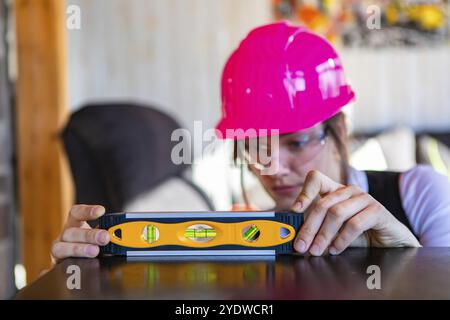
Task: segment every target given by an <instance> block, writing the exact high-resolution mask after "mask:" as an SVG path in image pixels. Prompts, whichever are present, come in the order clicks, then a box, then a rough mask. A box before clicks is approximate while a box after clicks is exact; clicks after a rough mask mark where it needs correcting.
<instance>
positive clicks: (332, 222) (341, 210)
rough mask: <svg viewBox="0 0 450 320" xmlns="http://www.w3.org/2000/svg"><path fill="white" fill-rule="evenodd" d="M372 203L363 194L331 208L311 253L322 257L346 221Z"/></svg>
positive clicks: (315, 239)
mask: <svg viewBox="0 0 450 320" xmlns="http://www.w3.org/2000/svg"><path fill="white" fill-rule="evenodd" d="M370 202H371V199H370V198H369V197H367V196H366V195H365V194H363V193H362V194H360V195H356V196H353V197H351V198H349V199H347V200H344V201H342V202H339V203H337V204H334V205H333V206H331V207H330V208H329V209H328V211H327V214H326V216H325V220H324V221H323V223H322V226H321V227H320V230H319V232H318V233H317V235H316V237H315V238H314V241H313V243H312V245H311V248H310V253H311V254H312V255H315V256H319V255H322V254H323V253H324V252H325V250H326V249H327V248H328V247H329V245H330V244H331V242H332V241H333V239H334V238H336V235H337V234H338V232H339V230H340V229H341V227H342V225H344V223H345V221H347V220H349V219H350V218H352V217H353V216H355V215H356V214H358V212H360V211H361V210H363V209H364V208H366V207H367V206H368V205H369V204H370Z"/></svg>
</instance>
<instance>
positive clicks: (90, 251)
mask: <svg viewBox="0 0 450 320" xmlns="http://www.w3.org/2000/svg"><path fill="white" fill-rule="evenodd" d="M98 252H99V248H98V247H97V246H87V247H86V255H87V256H89V257H96V256H97V255H98Z"/></svg>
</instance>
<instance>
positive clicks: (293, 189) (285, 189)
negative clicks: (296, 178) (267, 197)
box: [272, 185, 301, 195]
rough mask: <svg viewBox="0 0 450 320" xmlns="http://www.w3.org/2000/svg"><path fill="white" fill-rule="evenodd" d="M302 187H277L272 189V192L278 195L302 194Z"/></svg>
mask: <svg viewBox="0 0 450 320" xmlns="http://www.w3.org/2000/svg"><path fill="white" fill-rule="evenodd" d="M300 187H301V186H300V185H293V186H292V185H284V186H275V187H272V191H273V192H275V193H277V194H282V195H286V194H292V193H298V192H300Z"/></svg>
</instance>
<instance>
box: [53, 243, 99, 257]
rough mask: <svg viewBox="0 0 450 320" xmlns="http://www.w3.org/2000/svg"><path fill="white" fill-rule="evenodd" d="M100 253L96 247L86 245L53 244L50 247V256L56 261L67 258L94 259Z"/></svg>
mask: <svg viewBox="0 0 450 320" xmlns="http://www.w3.org/2000/svg"><path fill="white" fill-rule="evenodd" d="M99 252H100V248H99V247H98V246H97V245H93V244H86V243H69V242H60V241H58V242H55V243H54V244H53V246H52V256H53V257H54V258H55V259H56V260H61V259H65V258H68V257H81V258H95V257H96V256H97V255H98V253H99Z"/></svg>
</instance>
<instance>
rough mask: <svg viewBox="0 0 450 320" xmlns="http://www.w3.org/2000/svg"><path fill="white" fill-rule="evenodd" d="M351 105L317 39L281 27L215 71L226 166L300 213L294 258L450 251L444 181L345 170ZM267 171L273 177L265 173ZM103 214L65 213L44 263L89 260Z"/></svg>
mask: <svg viewBox="0 0 450 320" xmlns="http://www.w3.org/2000/svg"><path fill="white" fill-rule="evenodd" d="M353 99H354V93H353V91H352V89H351V88H350V86H349V85H348V84H347V82H346V79H345V76H344V72H343V68H342V64H341V61H340V59H339V57H338V55H337V53H336V52H335V50H334V49H333V48H332V46H331V45H330V44H329V43H328V42H327V41H326V40H324V39H323V38H321V37H319V36H317V35H315V34H313V33H310V32H308V31H307V30H305V29H302V28H299V27H295V26H291V25H289V24H286V23H284V22H282V23H274V24H269V25H266V26H262V27H260V28H257V29H255V30H253V31H252V32H250V33H249V34H248V36H247V37H246V38H245V39H244V40H243V41H242V42H241V44H240V46H239V48H238V49H237V50H236V51H235V52H234V53H233V54H232V55H231V57H230V58H229V60H228V62H227V64H226V66H225V69H224V72H223V76H222V119H221V121H220V122H219V124H218V126H217V130H218V135H219V137H221V138H228V139H234V140H236V141H243V142H245V147H244V148H243V150H241V151H243V152H235V153H236V157H237V156H238V155H242V156H243V157H244V158H245V159H246V160H249V161H248V163H249V164H248V165H249V168H250V170H251V171H252V172H253V173H254V174H255V175H256V177H257V178H258V179H259V181H260V182H261V184H262V185H263V187H264V188H265V189H266V190H267V192H268V193H269V194H270V196H271V197H272V198H273V199H274V201H275V203H276V210H289V209H292V210H294V211H297V212H304V213H305V223H304V225H303V226H302V227H301V229H300V230H299V232H298V235H297V237H296V239H295V242H294V248H295V249H296V250H297V251H298V252H300V253H307V252H308V253H310V254H311V255H315V256H319V255H322V254H324V253H330V254H339V253H341V252H342V251H343V250H345V249H346V248H347V247H349V246H373V247H419V246H421V245H424V246H450V197H448V196H447V195H448V192H449V190H450V183H449V181H448V180H447V178H446V177H444V176H441V175H439V174H438V173H435V172H434V171H433V170H432V169H430V168H428V167H425V166H418V167H416V168H413V169H411V170H409V171H407V172H404V173H401V174H399V173H391V172H380V173H376V172H362V171H357V170H355V169H353V168H351V167H350V166H349V165H348V161H347V155H346V146H347V140H346V138H347V133H346V126H345V119H344V116H343V114H342V113H341V109H342V108H343V107H344V106H345V105H347V104H348V103H349V102H351V101H352V100H353ZM272 140H278V144H272ZM252 142H253V143H254V142H256V145H257V146H258V147H259V149H256V150H261V148H265V149H266V150H267V151H269V152H270V155H271V158H270V162H264V161H261V160H262V159H261V158H260V154H259V153H258V152H254V151H252V148H251V146H252ZM272 146H277V147H276V148H271V147H272ZM239 150H240V149H239V148H236V149H235V151H239ZM238 153H239V154H238ZM272 163H276V170H275V171H274V172H273V173H271V174H267V170H266V169H267V166H268V164H272ZM245 198H246V197H245ZM103 213H104V208H103V207H101V206H86V205H77V206H74V207H73V208H72V209H71V211H70V213H69V217H68V219H67V222H66V225H65V228H64V230H63V232H62V233H61V236H60V237H59V238H58V240H56V241H55V243H54V245H53V247H52V256H53V257H54V258H55V259H56V260H59V259H62V258H65V257H68V256H80V257H95V256H97V255H98V253H99V246H101V245H105V244H107V243H108V242H109V237H108V233H107V232H106V231H104V230H96V229H90V228H89V226H88V224H87V222H86V221H89V220H94V219H96V218H98V217H99V216H101V215H102V214H103Z"/></svg>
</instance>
